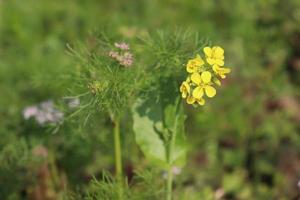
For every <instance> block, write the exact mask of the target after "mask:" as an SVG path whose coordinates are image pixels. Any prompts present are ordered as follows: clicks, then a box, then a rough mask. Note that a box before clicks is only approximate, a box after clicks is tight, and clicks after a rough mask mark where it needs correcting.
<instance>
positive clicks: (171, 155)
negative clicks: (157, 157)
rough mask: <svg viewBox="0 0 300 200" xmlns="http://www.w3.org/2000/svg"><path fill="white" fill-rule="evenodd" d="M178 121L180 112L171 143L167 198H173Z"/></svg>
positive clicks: (170, 199) (169, 199) (176, 119)
mask: <svg viewBox="0 0 300 200" xmlns="http://www.w3.org/2000/svg"><path fill="white" fill-rule="evenodd" d="M177 122H178V114H176V117H175V122H174V127H173V131H172V135H171V141H170V145H169V159H168V164H169V169H168V177H167V197H166V200H172V189H173V171H172V169H173V150H174V146H175V142H176V134H177Z"/></svg>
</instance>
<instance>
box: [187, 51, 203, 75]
mask: <svg viewBox="0 0 300 200" xmlns="http://www.w3.org/2000/svg"><path fill="white" fill-rule="evenodd" d="M203 65H204V61H203V59H202V58H201V56H200V55H199V54H198V55H197V56H196V58H194V59H191V60H189V61H188V63H187V65H186V71H187V72H189V73H194V72H197V71H198V69H199V68H200V67H201V66H203Z"/></svg>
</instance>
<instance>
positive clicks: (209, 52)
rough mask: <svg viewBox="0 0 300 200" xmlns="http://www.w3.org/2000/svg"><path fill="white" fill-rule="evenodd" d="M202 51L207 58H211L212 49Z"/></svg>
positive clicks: (207, 48)
mask: <svg viewBox="0 0 300 200" xmlns="http://www.w3.org/2000/svg"><path fill="white" fill-rule="evenodd" d="M203 51H204V53H205V55H206V56H207V57H211V54H212V49H211V48H210V47H204V49H203Z"/></svg>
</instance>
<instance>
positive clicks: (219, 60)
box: [215, 59, 224, 66]
mask: <svg viewBox="0 0 300 200" xmlns="http://www.w3.org/2000/svg"><path fill="white" fill-rule="evenodd" d="M215 64H216V65H219V66H224V60H221V59H215Z"/></svg>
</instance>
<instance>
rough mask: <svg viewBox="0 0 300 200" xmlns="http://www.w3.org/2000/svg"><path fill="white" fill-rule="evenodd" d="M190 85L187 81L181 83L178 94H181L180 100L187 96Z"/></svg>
mask: <svg viewBox="0 0 300 200" xmlns="http://www.w3.org/2000/svg"><path fill="white" fill-rule="evenodd" d="M190 89H191V88H190V85H189V83H188V82H187V81H183V82H182V84H181V86H180V92H181V96H182V98H186V97H187V95H188V94H189V93H190Z"/></svg>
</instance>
